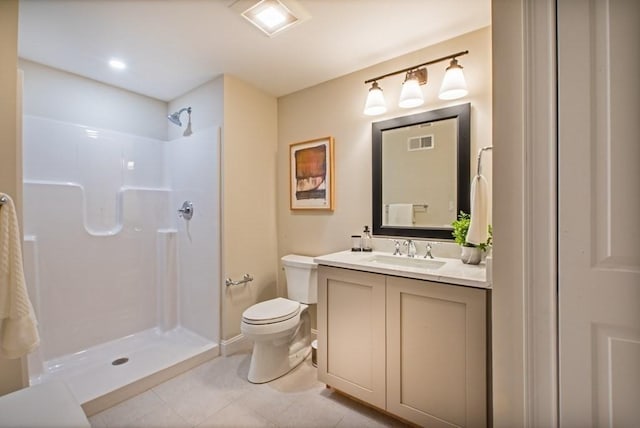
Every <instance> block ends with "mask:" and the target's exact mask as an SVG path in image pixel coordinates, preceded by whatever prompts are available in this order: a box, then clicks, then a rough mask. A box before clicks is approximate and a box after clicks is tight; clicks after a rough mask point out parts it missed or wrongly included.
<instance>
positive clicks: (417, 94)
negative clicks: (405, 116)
mask: <svg viewBox="0 0 640 428" xmlns="http://www.w3.org/2000/svg"><path fill="white" fill-rule="evenodd" d="M422 104H424V97H423V96H422V89H421V88H420V83H419V82H418V78H417V77H416V76H415V75H413V74H412V73H408V74H407V78H406V80H405V81H404V83H403V84H402V91H400V101H398V105H399V106H400V107H402V108H412V107H418V106H421V105H422Z"/></svg>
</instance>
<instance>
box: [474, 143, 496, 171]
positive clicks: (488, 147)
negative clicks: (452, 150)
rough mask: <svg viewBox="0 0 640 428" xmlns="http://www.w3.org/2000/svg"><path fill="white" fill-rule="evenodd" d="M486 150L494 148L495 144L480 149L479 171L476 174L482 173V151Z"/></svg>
mask: <svg viewBox="0 0 640 428" xmlns="http://www.w3.org/2000/svg"><path fill="white" fill-rule="evenodd" d="M485 150H493V146H487V147H483V148H481V149H480V150H478V173H477V174H476V175H480V165H481V164H482V152H484V151H485Z"/></svg>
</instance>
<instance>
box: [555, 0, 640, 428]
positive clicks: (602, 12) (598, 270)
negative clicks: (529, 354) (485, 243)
mask: <svg viewBox="0 0 640 428" xmlns="http://www.w3.org/2000/svg"><path fill="white" fill-rule="evenodd" d="M639 44H640V1H638V0H590V1H589V0H559V1H558V91H559V92H558V95H559V105H558V108H559V110H558V113H559V117H558V126H559V141H558V145H559V160H558V161H559V171H558V174H559V175H558V178H559V184H558V186H559V189H558V192H559V266H558V272H559V278H558V289H559V323H560V324H559V338H560V341H559V347H560V355H559V357H560V361H559V363H560V365H559V367H560V370H559V376H560V391H559V392H560V424H561V426H563V427H573V426H580V427H589V426H598V427H605V426H610V427H626V426H636V427H637V426H639V425H640V226H639V224H640V46H639Z"/></svg>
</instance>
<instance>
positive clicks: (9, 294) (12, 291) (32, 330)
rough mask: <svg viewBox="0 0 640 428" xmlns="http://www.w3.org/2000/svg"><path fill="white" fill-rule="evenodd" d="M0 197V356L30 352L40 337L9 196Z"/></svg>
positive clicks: (8, 356) (11, 356) (14, 210)
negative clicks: (0, 203) (1, 200)
mask: <svg viewBox="0 0 640 428" xmlns="http://www.w3.org/2000/svg"><path fill="white" fill-rule="evenodd" d="M0 196H2V194H0ZM4 196H5V197H6V202H5V203H4V204H3V205H2V206H0V357H3V358H19V357H22V356H24V355H26V354H28V353H29V352H31V351H33V350H34V349H35V347H36V346H38V344H39V343H40V337H39V335H38V329H37V327H36V326H37V322H36V318H35V315H34V312H33V306H32V305H31V301H30V300H29V295H28V293H27V287H26V281H25V279H24V270H23V267H22V250H21V246H20V241H21V239H20V228H19V227H18V217H17V215H16V208H15V206H14V205H13V201H12V200H11V198H10V197H9V195H4Z"/></svg>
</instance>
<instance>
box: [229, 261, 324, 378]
mask: <svg viewBox="0 0 640 428" xmlns="http://www.w3.org/2000/svg"><path fill="white" fill-rule="evenodd" d="M282 264H283V266H284V269H285V274H286V278H287V291H288V295H289V299H285V298H283V297H277V298H275V299H271V300H267V301H264V302H260V303H256V304H255V305H253V306H251V307H250V308H248V309H247V310H245V311H244V312H243V314H242V322H241V323H240V331H241V332H242V334H243V335H244V336H245V337H246V338H247V339H249V340H251V341H253V352H252V355H251V364H250V367H249V376H248V379H249V382H252V383H265V382H269V381H271V380H274V379H276V378H278V377H280V376H283V375H285V374H286V373H288V372H289V371H291V370H292V369H294V368H295V367H297V366H298V365H299V364H300V363H301V362H302V361H304V360H305V358H307V356H308V355H309V354H310V353H311V320H310V317H309V310H308V308H309V306H308V305H309V304H314V303H316V302H317V292H316V290H317V284H316V282H317V275H316V270H317V265H316V264H315V263H314V262H313V258H312V257H306V256H298V255H288V256H284V257H283V258H282ZM292 299H295V300H292Z"/></svg>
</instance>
